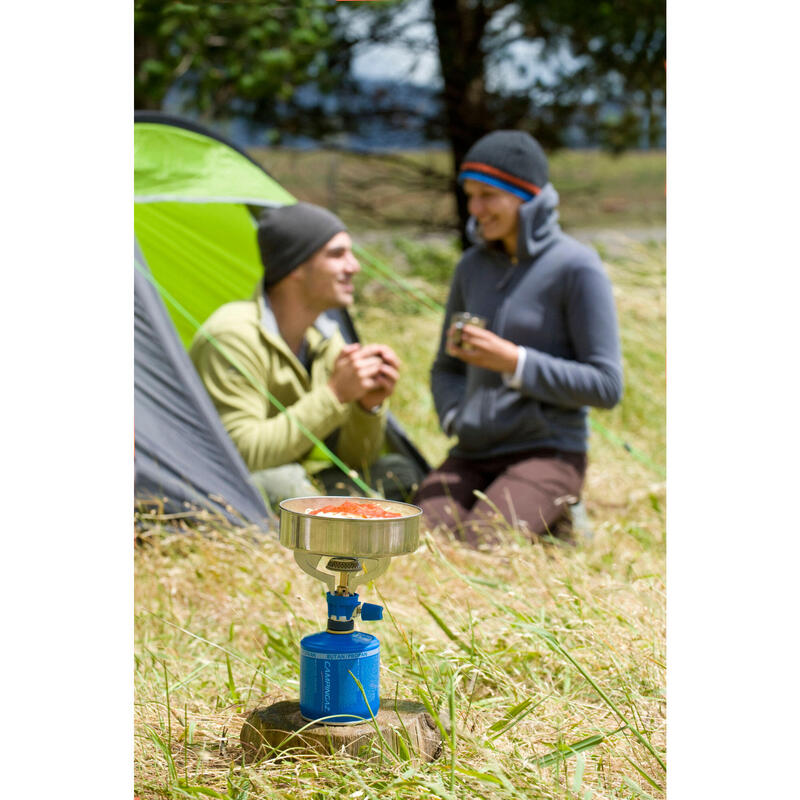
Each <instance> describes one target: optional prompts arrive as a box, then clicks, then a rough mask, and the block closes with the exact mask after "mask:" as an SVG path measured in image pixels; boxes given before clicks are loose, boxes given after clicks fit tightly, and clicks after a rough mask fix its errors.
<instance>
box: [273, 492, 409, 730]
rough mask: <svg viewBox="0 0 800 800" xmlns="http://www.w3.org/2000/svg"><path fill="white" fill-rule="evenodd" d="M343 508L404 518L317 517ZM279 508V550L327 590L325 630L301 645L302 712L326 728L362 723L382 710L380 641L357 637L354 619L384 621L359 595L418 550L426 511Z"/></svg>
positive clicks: (303, 503) (362, 502) (333, 500)
mask: <svg viewBox="0 0 800 800" xmlns="http://www.w3.org/2000/svg"><path fill="white" fill-rule="evenodd" d="M343 503H346V504H347V505H346V507H349V508H350V511H349V512H348V513H368V509H370V508H374V507H375V506H377V507H379V508H380V509H381V510H382V511H383V513H386V514H399V515H400V516H387V517H385V518H383V517H378V518H368V519H362V518H358V517H355V516H318V515H317V514H315V513H314V512H320V509H325V508H326V507H339V506H340V505H341V504H343ZM351 504H353V505H351ZM356 507H358V508H357V510H356ZM280 509H281V532H280V541H281V544H282V545H284V546H285V547H289V548H291V549H292V550H293V551H294V558H295V561H296V562H297V564H298V566H299V567H300V569H302V570H303V571H304V572H307V573H308V574H309V575H311V576H312V577H314V578H316V579H317V580H320V581H322V582H323V583H324V584H326V585H327V587H328V591H327V600H328V625H327V629H326V630H325V631H322V632H320V633H314V634H311V635H309V636H306V637H305V638H303V640H302V641H301V642H300V713H301V714H302V715H303V717H304V718H306V719H308V720H315V721H318V722H321V723H325V724H326V725H354V724H358V723H360V722H363V720H364V719H369V718H370V716H374V715H376V714H377V713H378V709H379V708H380V687H379V683H380V681H379V677H380V676H379V673H380V642H379V641H378V638H377V637H376V636H372V635H371V634H369V633H362V632H360V631H356V630H355V619H356V617H361V619H362V620H363V621H365V622H367V621H374V620H379V619H382V618H383V608H382V607H381V606H379V605H375V604H374V603H363V602H361V601H360V599H359V596H358V594H357V593H356V592H355V589H356V587H357V586H358V585H359V584H364V583H366V582H367V581H371V580H374V579H375V578H377V577H378V576H379V575H382V574H383V573H384V572H385V571H386V570H387V568H388V567H389V562H390V561H391V559H392V558H393V557H394V556H399V555H403V554H404V553H413V552H414V551H415V550H416V549H417V544H418V542H419V518H420V515H421V514H422V509H420V508H418V507H417V506H413V505H410V504H409V503H399V502H397V501H394V500H371V499H369V498H366V497H295V498H292V499H291V500H284V501H283V502H282V503H281V504H280ZM320 513H328V512H320ZM334 513H335V512H334Z"/></svg>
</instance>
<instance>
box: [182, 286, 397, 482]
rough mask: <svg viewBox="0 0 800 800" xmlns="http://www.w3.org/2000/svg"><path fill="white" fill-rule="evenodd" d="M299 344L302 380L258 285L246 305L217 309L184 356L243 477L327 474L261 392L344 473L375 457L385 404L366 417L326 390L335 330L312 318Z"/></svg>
mask: <svg viewBox="0 0 800 800" xmlns="http://www.w3.org/2000/svg"><path fill="white" fill-rule="evenodd" d="M209 337H211V339H209ZM306 342H307V345H308V357H309V359H310V360H311V374H310V375H309V373H308V371H307V370H306V368H305V367H304V366H303V364H302V363H301V362H300V361H299V360H298V358H297V357H296V356H295V354H294V353H293V352H292V351H291V349H290V348H289V346H288V345H287V344H286V342H285V341H284V340H283V338H282V337H281V335H280V332H279V331H278V325H277V323H276V321H275V315H274V314H273V312H272V309H271V308H270V306H269V302H268V300H267V299H266V298H265V296H264V294H263V292H262V287H261V285H259V286H258V287H257V288H256V291H255V293H254V295H253V298H252V299H251V300H245V301H237V302H233V303H227V304H226V305H224V306H222V307H221V308H218V309H217V310H216V311H215V312H214V313H213V314H212V315H211V316H210V317H209V318H208V319H207V320H206V322H205V323H204V324H203V325H202V327H201V328H200V330H198V332H197V333H196V334H195V336H194V339H193V340H192V345H191V348H190V350H189V356H190V357H191V359H192V362H193V363H194V365H195V367H196V368H197V371H198V373H199V374H200V378H201V379H202V381H203V383H204V384H205V387H206V389H207V390H208V393H209V395H211V399H212V401H213V402H214V405H215V406H216V409H217V411H218V412H219V415H220V418H221V419H222V424H223V425H224V426H225V429H226V430H227V431H228V434H229V435H230V437H231V439H232V440H233V442H234V444H235V445H236V447H237V449H238V450H239V452H240V453H241V455H242V458H243V459H244V462H245V464H246V465H247V468H248V469H249V470H250V471H251V472H256V471H257V470H261V469H267V468H269V467H277V466H280V465H282V464H288V463H290V462H294V461H299V462H303V463H304V466H305V467H306V469H307V470H308V471H309V472H315V471H317V470H319V469H320V468H321V467H323V466H330V463H329V462H327V463H326V462H324V461H323V462H320V460H319V455H320V451H319V450H318V449H317V450H316V452H314V453H312V450H314V445H313V444H312V442H311V441H310V440H309V438H308V437H307V436H306V435H305V434H304V433H303V432H302V431H301V430H300V428H299V427H298V425H296V424H295V423H294V422H293V421H292V420H291V419H290V418H289V416H288V415H287V414H283V413H282V412H281V411H279V410H278V408H277V407H276V406H275V404H274V403H273V402H271V401H270V399H269V396H268V395H267V394H266V392H265V391H264V390H265V389H266V391H267V392H269V393H270V394H271V395H272V396H274V397H275V398H276V399H277V400H278V401H279V402H280V403H282V404H283V405H284V406H285V407H286V408H288V409H289V411H290V413H291V415H292V416H293V417H294V418H295V419H296V420H297V421H298V422H300V423H302V425H304V426H305V427H306V428H307V429H308V430H309V431H311V433H313V434H314V435H315V436H316V437H317V438H318V439H321V440H323V441H325V443H326V444H327V445H328V447H330V449H331V450H333V452H334V453H336V455H337V456H338V457H339V458H340V459H341V460H342V461H344V462H345V463H346V464H347V465H348V466H350V467H352V468H355V469H358V470H360V471H361V470H363V469H364V468H365V467H366V466H368V465H369V464H371V463H372V462H373V461H374V460H375V459H376V458H377V457H378V454H379V452H380V448H381V445H382V443H383V433H384V429H385V426H386V405H387V404H386V403H384V404H383V408H382V409H381V410H380V411H378V412H377V413H374V414H373V413H370V412H367V411H364V409H363V408H362V407H361V406H360V405H359V404H358V403H357V402H353V403H345V404H342V403H340V402H339V400H338V399H337V398H336V395H335V394H334V393H333V391H332V390H331V389H330V387H329V386H328V379H329V378H330V376H331V373H332V371H333V366H334V363H335V361H336V358H337V356H338V355H339V352H340V351H341V349H342V347H343V346H344V340H343V338H342V335H341V333H340V332H339V329H338V326H337V325H336V323H334V322H333V321H331V320H329V319H328V318H327V317H324V316H321V317H319V318H318V319H317V320H316V322H315V323H314V325H313V326H312V327H311V328H309V329H308V331H307V333H306ZM220 350H222V352H220ZM232 362H233V363H232ZM240 367H241V369H240ZM242 370H243V371H244V373H245V374H243V373H242ZM323 458H324V456H323Z"/></svg>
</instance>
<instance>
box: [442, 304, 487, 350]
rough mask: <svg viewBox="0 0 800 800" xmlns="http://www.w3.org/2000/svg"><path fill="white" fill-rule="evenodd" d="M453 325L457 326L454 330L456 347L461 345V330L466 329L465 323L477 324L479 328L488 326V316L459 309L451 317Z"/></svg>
mask: <svg viewBox="0 0 800 800" xmlns="http://www.w3.org/2000/svg"><path fill="white" fill-rule="evenodd" d="M450 322H451V324H452V325H454V326H455V331H454V332H453V344H454V345H455V346H456V347H461V331H463V330H464V326H465V325H475V326H476V327H478V328H485V327H486V322H487V320H486V317H479V316H477V314H471V313H470V312H469V311H459V312H457V313H456V314H453V316H452V317H451V319H450Z"/></svg>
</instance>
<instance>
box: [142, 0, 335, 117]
mask: <svg viewBox="0 0 800 800" xmlns="http://www.w3.org/2000/svg"><path fill="white" fill-rule="evenodd" d="M333 25H334V18H333V16H332V11H331V4H330V3H328V2H326V0H296V2H293V3H284V2H280V1H279V0H264V1H263V2H257V3H256V2H228V3H210V4H209V3H181V2H175V0H136V2H135V5H134V38H135V46H134V54H135V63H134V99H135V104H136V107H137V108H144V109H146V108H159V107H160V106H161V103H162V101H163V99H164V96H165V95H166V93H167V91H168V90H169V89H170V88H171V87H172V86H179V87H180V88H181V89H182V91H183V93H184V95H185V105H186V106H187V107H191V108H192V109H194V110H196V111H200V112H203V113H205V114H208V115H210V116H220V115H229V114H231V113H233V112H236V113H239V114H242V115H243V116H250V117H252V118H254V119H258V118H260V119H263V120H265V121H269V120H273V121H274V119H275V117H274V112H273V111H272V107H273V106H274V105H275V103H276V102H281V101H282V102H288V101H290V100H291V99H292V98H293V96H294V93H295V90H296V89H297V87H298V86H301V85H303V84H305V83H308V82H309V81H316V80H318V79H319V78H320V76H327V80H328V82H330V81H331V80H332V79H333V78H334V77H335V74H336V69H335V68H334V61H336V57H331V52H332V51H333V34H332V28H333Z"/></svg>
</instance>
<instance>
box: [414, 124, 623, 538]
mask: <svg viewBox="0 0 800 800" xmlns="http://www.w3.org/2000/svg"><path fill="white" fill-rule="evenodd" d="M459 183H460V184H461V186H462V188H463V189H464V192H465V193H466V195H467V200H468V209H469V212H470V220H469V223H468V228H467V232H468V235H469V236H470V238H471V239H472V242H473V246H472V247H471V248H470V249H468V250H467V251H466V252H465V253H464V255H463V256H462V258H461V261H460V262H459V264H458V266H457V267H456V272H455V275H454V277H453V282H452V285H451V287H450V296H449V299H448V302H447V313H446V318H445V323H444V327H443V330H442V336H441V343H440V347H439V352H438V355H437V357H436V360H435V362H434V365H433V369H432V374H431V379H432V390H433V396H434V401H435V404H436V410H437V412H438V415H439V420H440V422H441V425H442V428H443V430H444V431H445V433H447V434H448V435H456V436H457V437H458V442H457V444H456V445H455V447H453V449H452V450H451V451H450V455H449V457H448V458H447V460H446V461H445V462H444V464H442V465H441V467H439V469H438V470H436V471H435V472H433V473H432V474H431V475H429V476H428V477H427V478H426V479H425V482H424V483H423V485H422V486H421V487H420V491H419V493H418V495H417V499H416V501H415V502H417V503H418V504H419V505H420V506H422V509H423V511H424V513H425V517H426V519H427V521H428V523H429V524H430V525H443V526H445V527H447V528H450V529H451V530H453V531H454V532H455V534H456V535H457V536H459V537H460V538H462V539H464V540H465V541H466V542H468V543H469V544H471V545H473V546H475V547H479V546H481V545H483V544H491V543H492V540H493V539H495V538H496V533H497V531H498V530H499V529H500V528H501V527H502V525H500V526H499V525H498V521H497V519H496V518H495V517H496V513H497V512H498V511H499V512H500V514H501V515H502V516H503V517H504V518H505V520H506V521H507V522H508V523H509V524H512V525H513V526H514V527H515V528H517V529H525V528H527V530H528V531H529V533H530V534H532V535H539V534H544V533H548V532H552V531H553V530H554V528H555V527H556V526H557V525H559V524H560V523H561V522H562V520H563V519H564V517H565V512H567V510H568V508H569V507H570V505H571V504H574V503H575V501H576V500H577V498H578V497H579V496H580V492H581V489H582V486H583V481H584V475H585V472H586V450H587V439H588V429H587V412H588V408H587V407H588V406H598V407H600V408H611V407H613V406H614V405H616V403H618V402H619V400H620V398H621V397H622V363H621V355H620V345H619V335H618V331H617V319H616V311H615V308H614V298H613V295H612V291H611V284H610V282H609V280H608V278H607V276H606V274H605V272H604V270H603V265H602V263H601V261H600V259H599V257H598V256H597V253H595V252H594V250H592V249H590V248H588V247H585V246H584V245H582V244H580V243H579V242H577V241H576V240H575V239H572V238H571V237H569V236H567V235H565V234H564V233H563V232H562V231H561V229H560V227H559V225H558V222H557V220H558V211H557V207H558V194H557V192H556V190H555V189H554V188H553V186H552V184H551V183H550V182H549V177H548V165H547V159H546V157H545V154H544V152H543V150H542V148H541V147H540V145H539V143H538V142H537V141H536V140H535V139H534V138H533V137H532V136H530V135H528V134H527V133H523V132H522V131H495V132H493V133H490V134H488V135H486V136H484V137H483V138H481V139H479V140H478V141H477V142H476V143H475V144H474V145H473V146H472V147H471V148H470V150H469V151H468V152H467V154H466V156H465V157H464V162H463V163H462V165H461V170H460V172H459ZM462 311H466V312H469V314H471V315H473V316H474V317H477V318H479V319H482V320H484V321H485V327H481V326H478V325H470V324H463V325H461V324H453V317H454V316H455V315H457V314H458V313H459V312H462ZM476 492H478V493H480V494H479V495H478V494H476Z"/></svg>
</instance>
